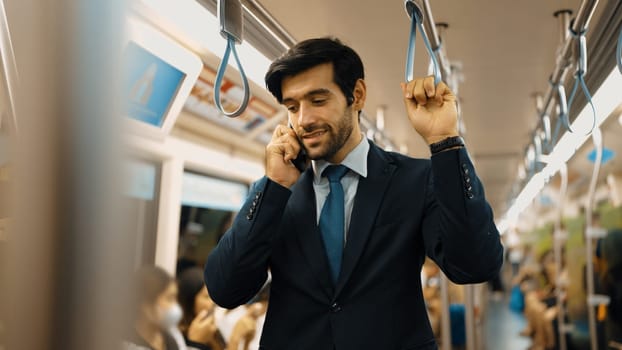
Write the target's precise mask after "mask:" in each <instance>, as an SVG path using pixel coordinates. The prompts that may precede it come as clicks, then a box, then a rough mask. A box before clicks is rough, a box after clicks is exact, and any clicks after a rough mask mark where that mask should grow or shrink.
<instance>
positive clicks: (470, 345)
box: [464, 284, 475, 350]
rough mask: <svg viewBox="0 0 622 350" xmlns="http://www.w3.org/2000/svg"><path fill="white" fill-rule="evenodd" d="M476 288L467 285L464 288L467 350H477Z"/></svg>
mask: <svg viewBox="0 0 622 350" xmlns="http://www.w3.org/2000/svg"><path fill="white" fill-rule="evenodd" d="M474 289H475V286H474V285H472V284H467V285H465V286H464V308H465V314H464V318H465V320H464V321H465V323H464V326H465V328H466V350H475V305H474V304H475V303H474V300H475V290H474Z"/></svg>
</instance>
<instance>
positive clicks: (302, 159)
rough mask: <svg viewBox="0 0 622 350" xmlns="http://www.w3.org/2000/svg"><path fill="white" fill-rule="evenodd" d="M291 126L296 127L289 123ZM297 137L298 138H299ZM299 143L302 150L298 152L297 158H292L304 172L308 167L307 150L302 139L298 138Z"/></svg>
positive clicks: (296, 165)
mask: <svg viewBox="0 0 622 350" xmlns="http://www.w3.org/2000/svg"><path fill="white" fill-rule="evenodd" d="M289 128H290V129H292V130H293V129H294V128H293V127H292V125H291V124H289ZM296 139H297V140H298V138H296ZM298 143H299V144H300V152H298V155H297V156H296V159H294V160H292V164H294V166H295V167H296V169H298V171H300V172H301V173H302V172H304V171H305V170H306V169H307V152H305V148H304V146H303V145H302V142H300V140H298Z"/></svg>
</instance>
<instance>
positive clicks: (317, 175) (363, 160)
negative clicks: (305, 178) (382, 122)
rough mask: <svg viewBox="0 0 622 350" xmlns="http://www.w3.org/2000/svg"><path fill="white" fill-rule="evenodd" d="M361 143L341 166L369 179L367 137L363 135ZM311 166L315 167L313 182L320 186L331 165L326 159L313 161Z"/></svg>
mask: <svg viewBox="0 0 622 350" xmlns="http://www.w3.org/2000/svg"><path fill="white" fill-rule="evenodd" d="M362 136H363V137H361V142H359V144H358V145H357V146H356V147H354V149H353V150H352V151H350V153H348V155H347V156H346V158H345V159H344V160H343V161H342V162H341V165H345V166H346V167H348V169H350V170H352V171H354V172H355V173H357V174H359V175H360V176H362V177H367V154H368V153H369V141H367V137H365V135H364V134H362ZM311 165H312V166H313V181H314V182H315V183H316V184H319V183H320V181H321V180H322V172H323V171H324V169H326V168H327V167H328V166H329V165H331V163H329V162H327V161H326V160H324V159H320V160H313V161H311Z"/></svg>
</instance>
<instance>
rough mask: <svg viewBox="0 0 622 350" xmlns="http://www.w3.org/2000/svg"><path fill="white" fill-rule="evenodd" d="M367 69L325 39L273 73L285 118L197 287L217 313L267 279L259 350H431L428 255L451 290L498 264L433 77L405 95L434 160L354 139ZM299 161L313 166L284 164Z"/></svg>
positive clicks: (490, 230)
mask: <svg viewBox="0 0 622 350" xmlns="http://www.w3.org/2000/svg"><path fill="white" fill-rule="evenodd" d="M363 79H364V75H363V64H362V62H361V60H360V58H359V56H358V55H357V54H356V53H355V52H354V51H353V50H352V49H351V48H349V47H347V46H345V45H343V44H341V43H340V42H339V41H338V40H335V39H311V40H307V41H303V42H301V43H299V44H298V45H296V46H295V47H293V48H292V49H290V50H289V51H288V52H287V53H285V54H284V55H283V56H282V57H280V58H279V59H277V60H276V61H275V62H273V63H272V65H271V66H270V69H269V71H268V73H267V75H266V83H267V87H268V90H270V92H271V93H272V94H273V95H274V96H275V97H276V98H277V100H278V101H279V102H280V103H282V104H283V105H285V107H286V108H287V109H288V112H289V113H288V114H289V123H290V124H291V127H286V126H283V125H281V126H278V127H277V128H276V130H275V131H274V135H273V137H272V140H271V142H270V143H269V144H268V146H267V147H266V176H265V177H263V178H262V179H261V180H259V181H258V182H256V183H255V184H253V186H252V188H251V190H250V195H249V197H248V199H247V200H246V202H245V204H244V205H243V207H242V209H241V211H240V213H239V215H238V216H237V217H236V218H235V221H234V223H233V226H232V227H231V229H230V230H229V231H228V232H227V233H226V234H225V236H224V237H223V238H222V240H221V241H220V243H219V244H218V247H217V248H216V249H215V250H214V251H213V252H212V253H211V255H210V256H209V258H208V261H207V264H206V267H205V281H206V283H207V286H208V289H209V292H210V295H211V297H212V298H213V299H214V301H215V302H216V303H217V304H219V305H221V306H223V307H227V308H233V307H236V306H238V305H241V304H243V303H245V302H246V301H248V300H249V299H250V298H252V297H253V295H254V294H255V293H257V292H258V291H259V289H260V288H261V286H262V285H263V283H264V282H265V281H266V278H267V273H268V270H270V271H271V273H272V285H271V291H270V293H271V295H270V301H269V306H268V312H267V316H266V321H265V325H264V328H263V334H262V338H261V348H262V349H266V350H281V349H291V350H302V349H313V350H332V349H337V350H344V349H347V350H350V349H352V350H354V349H378V350H380V349H381V350H389V349H390V350H392V349H396V350H399V349H436V348H437V345H436V343H435V340H434V337H433V335H432V331H431V329H430V325H429V321H428V318H427V314H426V309H425V305H424V300H423V297H422V292H421V280H420V271H421V265H422V263H423V261H424V258H425V255H426V254H427V255H428V256H429V257H430V258H432V259H433V260H434V261H435V262H436V263H437V264H438V265H439V266H440V268H441V269H442V270H443V271H444V272H445V273H446V274H447V276H448V277H449V278H450V279H451V280H452V281H454V282H456V283H479V282H485V281H488V280H489V279H491V278H492V277H494V276H495V274H496V273H497V272H498V270H499V268H500V266H501V263H502V256H503V248H502V247H501V244H500V241H499V234H498V231H497V229H496V227H495V225H494V223H493V214H492V210H491V209H490V207H489V205H488V203H487V202H486V199H485V197H484V189H483V187H482V185H481V183H480V181H479V179H478V178H477V176H476V175H475V170H474V168H473V165H472V163H471V161H470V160H469V156H468V154H467V152H466V150H465V149H464V144H463V143H462V141H461V139H460V138H459V137H458V131H457V112H456V103H455V96H454V95H453V94H452V93H451V91H450V90H449V88H448V87H447V86H446V85H445V84H444V83H442V82H441V83H439V84H438V85H436V86H435V85H434V80H433V78H432V77H428V78H425V79H417V80H414V81H411V82H408V83H403V84H402V91H403V93H404V101H405V104H406V110H407V114H408V118H409V119H410V122H411V124H412V125H413V127H414V128H415V130H416V131H417V132H418V133H419V134H420V135H421V136H422V137H423V138H424V139H425V141H426V142H427V143H428V144H430V147H431V150H432V157H431V158H432V159H431V160H423V159H412V158H409V157H407V156H404V155H401V154H397V153H391V152H385V151H383V150H382V149H380V148H379V147H378V146H376V145H375V144H374V143H373V142H371V141H369V140H367V139H366V138H365V137H364V135H363V133H362V132H361V129H360V125H359V113H360V111H361V110H362V109H363V106H364V104H365V97H366V85H365V81H364V80H363ZM302 150H304V151H305V153H306V157H307V158H308V159H310V160H312V162H311V166H309V167H308V168H307V169H306V170H303V171H302V172H300V171H299V170H298V169H297V168H296V167H295V166H294V165H293V164H292V160H294V159H295V158H296V157H297V155H298V154H299V152H301V151H302Z"/></svg>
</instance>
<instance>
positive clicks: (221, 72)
mask: <svg viewBox="0 0 622 350" xmlns="http://www.w3.org/2000/svg"><path fill="white" fill-rule="evenodd" d="M231 52H233V58H234V59H235V62H236V64H237V66H238V70H239V71H240V76H241V77H242V84H243V85H244V97H243V98H242V103H241V104H240V106H239V107H238V109H236V110H235V111H233V112H227V111H225V109H224V108H223V106H222V103H221V101H220V89H221V87H222V80H223V78H224V76H225V70H226V69H227V63H228V62H229V55H230V54H231ZM249 96H250V88H249V86H248V79H247V78H246V74H245V73H244V68H243V67H242V64H241V63H240V59H239V57H238V53H237V51H236V50H235V39H234V38H233V37H232V36H230V35H227V49H226V50H225V54H224V55H223V56H222V60H221V61H220V65H219V66H218V73H217V74H216V82H215V84H214V102H215V103H216V107H218V109H219V110H220V112H221V113H222V114H224V115H225V116H227V117H230V118H235V117H237V116H239V115H241V114H242V113H244V110H245V109H246V107H247V106H248V99H249Z"/></svg>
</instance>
